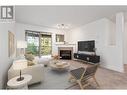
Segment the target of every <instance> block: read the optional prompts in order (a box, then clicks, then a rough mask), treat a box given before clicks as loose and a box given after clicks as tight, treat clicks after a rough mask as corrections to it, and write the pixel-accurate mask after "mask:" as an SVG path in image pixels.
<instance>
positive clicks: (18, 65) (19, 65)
mask: <svg viewBox="0 0 127 95" xmlns="http://www.w3.org/2000/svg"><path fill="white" fill-rule="evenodd" d="M25 68H27V60H25V59H23V60H17V61H14V62H13V69H14V70H20V77H19V78H17V81H22V80H23V79H24V77H22V76H21V70H23V69H25Z"/></svg>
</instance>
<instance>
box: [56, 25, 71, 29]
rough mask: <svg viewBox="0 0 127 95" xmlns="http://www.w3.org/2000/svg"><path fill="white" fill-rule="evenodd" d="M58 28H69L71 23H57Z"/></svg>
mask: <svg viewBox="0 0 127 95" xmlns="http://www.w3.org/2000/svg"><path fill="white" fill-rule="evenodd" d="M57 28H58V29H69V25H68V24H57Z"/></svg>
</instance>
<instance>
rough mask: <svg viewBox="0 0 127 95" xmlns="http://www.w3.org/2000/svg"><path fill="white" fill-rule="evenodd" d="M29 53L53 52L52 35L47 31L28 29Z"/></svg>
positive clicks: (41, 54) (45, 54) (44, 53)
mask: <svg viewBox="0 0 127 95" xmlns="http://www.w3.org/2000/svg"><path fill="white" fill-rule="evenodd" d="M25 36H26V41H27V49H26V52H27V53H32V54H33V55H35V56H39V57H41V56H47V55H51V54H52V35H51V33H47V32H36V31H31V30H26V32H25Z"/></svg>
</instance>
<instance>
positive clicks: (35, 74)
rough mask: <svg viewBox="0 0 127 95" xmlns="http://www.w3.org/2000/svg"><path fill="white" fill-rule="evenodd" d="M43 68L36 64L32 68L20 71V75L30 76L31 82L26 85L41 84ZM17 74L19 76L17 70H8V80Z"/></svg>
mask: <svg viewBox="0 0 127 95" xmlns="http://www.w3.org/2000/svg"><path fill="white" fill-rule="evenodd" d="M43 67H44V66H43V65H42V64H36V65H33V66H28V67H27V68H25V69H23V70H22V74H30V75H32V80H31V81H30V82H29V83H28V84H33V83H37V82H41V81H42V80H43V78H44V74H43V73H44V72H43ZM19 74H20V71H19V70H14V69H13V68H10V69H9V70H8V80H9V79H11V78H13V77H15V76H19Z"/></svg>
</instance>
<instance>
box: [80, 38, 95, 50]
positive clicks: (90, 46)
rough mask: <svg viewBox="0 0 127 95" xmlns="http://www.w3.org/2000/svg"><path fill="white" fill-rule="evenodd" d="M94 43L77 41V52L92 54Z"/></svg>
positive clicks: (92, 41)
mask: <svg viewBox="0 0 127 95" xmlns="http://www.w3.org/2000/svg"><path fill="white" fill-rule="evenodd" d="M94 48H95V41H94V40H91V41H78V51H88V52H94Z"/></svg>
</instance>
